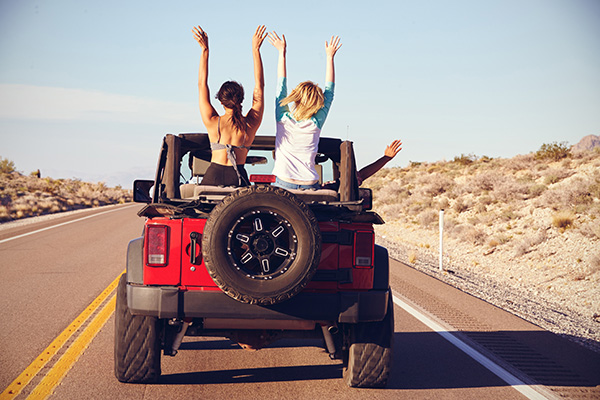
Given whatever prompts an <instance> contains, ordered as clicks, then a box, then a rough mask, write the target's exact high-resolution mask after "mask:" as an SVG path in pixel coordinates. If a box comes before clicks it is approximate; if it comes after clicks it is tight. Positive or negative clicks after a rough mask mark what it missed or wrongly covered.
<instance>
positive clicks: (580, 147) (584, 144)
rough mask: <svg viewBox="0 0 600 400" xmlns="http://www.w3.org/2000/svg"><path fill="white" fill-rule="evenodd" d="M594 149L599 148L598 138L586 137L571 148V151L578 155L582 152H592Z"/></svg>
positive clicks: (594, 136) (599, 140)
mask: <svg viewBox="0 0 600 400" xmlns="http://www.w3.org/2000/svg"><path fill="white" fill-rule="evenodd" d="M595 147H600V136H598V135H587V136H585V137H584V138H583V139H581V140H580V141H579V143H577V144H576V145H574V146H573V148H572V149H571V151H573V152H575V153H579V152H582V151H588V150H592V149H594V148H595Z"/></svg>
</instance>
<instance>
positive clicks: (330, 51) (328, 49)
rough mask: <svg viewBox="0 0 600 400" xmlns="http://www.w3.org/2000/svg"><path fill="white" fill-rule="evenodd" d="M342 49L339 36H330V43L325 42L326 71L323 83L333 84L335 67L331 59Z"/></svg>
mask: <svg viewBox="0 0 600 400" xmlns="http://www.w3.org/2000/svg"><path fill="white" fill-rule="evenodd" d="M340 47H342V44H341V43H340V37H339V36H332V37H331V42H329V43H327V41H325V53H327V69H326V71H325V82H335V67H334V65H333V58H334V57H335V53H337V51H338V50H339V49H340Z"/></svg>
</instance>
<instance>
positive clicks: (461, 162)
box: [454, 154, 477, 165]
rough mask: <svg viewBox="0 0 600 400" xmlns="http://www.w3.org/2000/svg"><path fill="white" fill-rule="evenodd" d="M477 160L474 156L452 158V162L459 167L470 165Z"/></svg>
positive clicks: (464, 155)
mask: <svg viewBox="0 0 600 400" xmlns="http://www.w3.org/2000/svg"><path fill="white" fill-rule="evenodd" d="M475 160H477V156H476V155H475V154H461V155H460V156H456V157H454V162H455V163H456V164H459V165H470V164H473V163H474V162H475Z"/></svg>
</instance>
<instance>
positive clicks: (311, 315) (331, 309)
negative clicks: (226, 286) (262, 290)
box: [127, 284, 391, 323]
mask: <svg viewBox="0 0 600 400" xmlns="http://www.w3.org/2000/svg"><path fill="white" fill-rule="evenodd" d="M390 295H391V294H390V290H389V289H387V290H372V291H367V292H339V293H307V292H303V293H300V294H298V295H296V296H295V297H293V298H291V299H290V300H288V301H285V302H283V303H280V304H275V305H272V306H259V305H253V304H245V303H240V302H238V301H237V300H234V299H232V298H231V297H229V296H227V295H226V294H225V293H223V292H217V291H210V292H209V291H196V290H194V291H179V289H178V288H177V287H175V286H138V285H131V284H128V285H127V306H128V307H129V310H130V312H131V313H132V314H134V315H147V316H154V317H158V318H184V317H187V318H210V317H212V318H236V319H238V318H248V319H253V318H256V319H276V320H299V319H300V320H315V321H337V322H340V323H357V322H372V321H381V320H383V318H384V317H385V314H386V312H387V304H388V299H389V297H390Z"/></svg>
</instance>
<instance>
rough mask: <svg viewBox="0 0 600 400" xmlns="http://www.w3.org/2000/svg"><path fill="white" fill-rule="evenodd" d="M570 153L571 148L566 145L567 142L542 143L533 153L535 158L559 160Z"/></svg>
mask: <svg viewBox="0 0 600 400" xmlns="http://www.w3.org/2000/svg"><path fill="white" fill-rule="evenodd" d="M570 155H571V149H570V148H569V146H568V145H567V142H560V143H558V142H552V143H550V144H547V143H544V144H543V145H542V146H541V147H540V149H539V150H538V151H537V152H536V153H535V158H536V160H552V161H559V160H562V159H563V158H567V157H569V156H570Z"/></svg>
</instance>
